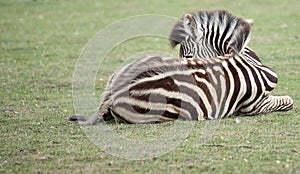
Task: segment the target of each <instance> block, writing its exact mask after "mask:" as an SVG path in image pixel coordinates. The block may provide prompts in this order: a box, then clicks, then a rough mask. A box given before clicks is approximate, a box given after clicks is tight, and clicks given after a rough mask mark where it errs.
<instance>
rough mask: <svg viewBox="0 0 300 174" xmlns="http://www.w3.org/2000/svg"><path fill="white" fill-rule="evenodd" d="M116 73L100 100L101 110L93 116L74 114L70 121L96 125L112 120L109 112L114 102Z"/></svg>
mask: <svg viewBox="0 0 300 174" xmlns="http://www.w3.org/2000/svg"><path fill="white" fill-rule="evenodd" d="M113 77H114V75H112V76H111V77H110V79H109V81H108V84H107V86H106V88H105V91H104V93H103V97H102V99H101V102H100V107H99V110H98V111H97V112H96V113H95V114H94V115H93V116H91V117H86V116H82V115H74V116H72V117H70V118H69V121H70V122H78V124H81V125H94V124H97V123H100V122H103V121H109V120H112V119H113V117H112V116H111V114H110V113H109V108H110V106H111V103H112V98H111V81H112V79H113Z"/></svg>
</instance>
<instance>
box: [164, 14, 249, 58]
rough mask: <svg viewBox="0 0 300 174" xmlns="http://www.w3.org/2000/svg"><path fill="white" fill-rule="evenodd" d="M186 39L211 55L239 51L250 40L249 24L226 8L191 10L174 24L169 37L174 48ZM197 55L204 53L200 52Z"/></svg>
mask: <svg viewBox="0 0 300 174" xmlns="http://www.w3.org/2000/svg"><path fill="white" fill-rule="evenodd" d="M187 38H190V39H191V40H192V41H194V42H196V43H197V44H198V45H199V46H200V49H207V50H208V51H209V52H211V53H212V54H210V56H211V57H216V56H223V55H225V54H230V53H237V54H239V53H241V51H243V49H244V48H245V46H246V45H247V43H248V42H249V40H250V24H249V23H248V22H247V21H246V20H244V19H242V18H240V17H236V16H234V15H232V14H231V13H230V12H228V11H226V10H214V11H198V12H193V13H189V14H185V15H184V16H183V17H182V18H181V19H179V21H178V22H177V23H176V24H175V25H174V27H173V29H172V31H171V33H170V36H169V40H170V45H171V47H173V48H174V47H175V46H176V45H178V44H182V43H184V42H186V39H187ZM189 42H190V41H189ZM213 53H215V54H213ZM198 56H199V55H198ZM200 57H207V55H205V54H204V53H203V55H200ZM211 57H210V58H211Z"/></svg>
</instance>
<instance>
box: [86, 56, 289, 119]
mask: <svg viewBox="0 0 300 174" xmlns="http://www.w3.org/2000/svg"><path fill="white" fill-rule="evenodd" d="M248 59H251V57H250V58H244V57H241V56H240V55H238V54H235V55H234V54H230V55H224V56H219V57H218V58H211V59H199V58H191V59H182V58H166V57H148V58H143V59H140V60H137V61H135V62H133V63H131V64H129V65H127V66H126V67H124V68H122V69H120V70H119V71H118V72H116V73H115V74H114V75H113V76H112V78H111V80H110V81H109V83H108V84H107V88H106V90H105V93H104V97H103V98H102V102H101V106H100V110H99V115H97V116H96V117H94V118H91V119H89V120H87V121H85V122H82V123H83V124H95V123H97V122H101V121H103V120H109V119H115V120H118V121H121V122H126V123H157V122H164V121H170V120H175V119H183V120H199V121H200V120H206V119H216V118H223V117H226V116H230V115H255V114H260V113H267V112H273V111H285V110H289V109H291V108H292V107H293V101H292V99H291V98H290V97H288V96H271V95H269V91H271V90H272V89H274V87H275V85H276V82H277V76H276V74H275V73H274V71H272V70H271V69H270V68H268V67H266V66H264V65H262V64H260V63H259V62H258V63H257V61H255V60H254V61H251V60H248Z"/></svg>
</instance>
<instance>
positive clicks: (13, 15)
mask: <svg viewBox="0 0 300 174" xmlns="http://www.w3.org/2000/svg"><path fill="white" fill-rule="evenodd" d="M299 5H300V3H299V2H298V1H297V0H278V1H275V0H274V1H272V0H268V1H262V0H251V1H246V0H245V1H229V0H226V1H218V0H215V1H204V0H203V1H201V2H200V1H196V0H195V1H180V2H175V1H171V0H167V1H158V0H154V1H151V3H149V4H148V5H147V4H146V2H144V1H130V2H127V1H92V0H85V1H82V0H80V1H79V0H74V1H54V0H11V1H7V0H5V1H4V0H0V11H1V13H0V41H1V46H0V53H1V54H0V73H1V76H0V78H1V81H0V82H1V90H0V110H1V112H0V115H1V117H0V125H1V126H0V135H1V136H0V137H1V139H0V173H39V172H42V173H46V172H47V173H71V172H75V173H83V172H84V173H88V172H89V173H91V172H93V173H96V172H99V173H300V115H299V108H300V97H299V93H300V90H299V89H300V88H299V85H300V70H299V67H300V53H299V47H300V40H299V38H300V35H299V31H300V26H299V17H300V12H299ZM215 8H226V9H228V10H230V11H232V12H233V13H234V14H236V15H239V16H245V17H247V18H252V19H254V21H255V22H254V26H253V30H252V31H253V32H252V40H251V42H250V46H251V47H252V48H253V49H254V50H255V51H256V52H257V53H258V55H259V56H260V57H261V59H262V61H263V63H264V64H266V65H268V66H269V67H272V68H273V69H274V70H275V71H276V72H277V74H278V76H279V84H278V85H277V87H276V90H275V91H274V92H273V94H277V95H290V96H291V97H292V98H293V99H294V102H295V109H293V110H292V111H289V112H279V113H272V114H266V115H261V116H256V117H239V119H240V123H236V121H235V118H234V117H231V118H227V119H223V120H221V121H220V124H219V126H218V127H217V129H216V130H215V132H214V134H213V136H212V137H211V138H210V139H208V141H207V142H205V144H203V138H202V131H201V128H202V127H203V126H204V125H205V123H204V122H200V123H193V122H188V123H181V124H186V125H189V124H190V125H191V126H193V124H195V127H194V128H193V131H192V132H191V133H190V134H189V136H188V137H187V138H186V139H184V141H183V142H182V143H181V145H180V146H178V147H177V148H176V149H175V150H173V151H171V152H169V153H167V154H165V155H162V156H159V157H156V158H152V159H148V160H136V161H132V160H125V159H121V158H117V157H114V156H111V155H109V154H107V153H105V152H104V151H102V150H100V149H99V148H97V147H96V146H95V145H94V144H93V143H92V142H91V141H90V140H89V139H88V137H87V136H86V135H85V133H84V131H83V129H82V127H80V126H78V125H76V124H71V123H69V122H67V119H68V117H69V116H71V115H73V114H74V108H73V99H72V78H73V72H74V67H75V65H76V62H77V58H78V57H79V55H80V52H81V50H82V48H83V47H84V46H85V44H86V43H87V42H88V40H89V39H90V38H91V37H92V36H93V35H94V34H96V33H97V32H98V31H99V30H101V29H102V28H103V27H105V26H107V25H109V24H111V23H112V22H114V21H116V20H121V19H124V18H126V17H130V16H134V15H140V14H153V13H154V14H163V15H168V16H173V17H180V16H181V15H183V14H184V13H186V12H189V11H193V10H196V9H215ZM158 48H159V49H162V50H170V49H169V48H168V45H167V41H166V40H165V39H159V40H158V41H157V40H155V39H153V38H151V37H146V38H138V39H136V40H133V41H129V42H128V43H127V44H126V43H124V44H121V45H120V46H119V47H118V48H116V49H114V50H113V51H112V52H111V53H110V54H109V55H110V56H111V57H113V58H115V59H113V60H109V61H107V62H114V63H113V64H111V65H110V66H111V68H105V67H102V69H101V70H99V72H98V74H97V80H96V87H95V93H96V95H97V96H99V99H100V95H101V93H102V91H103V87H104V86H105V82H106V80H107V79H108V77H109V75H110V73H111V72H112V71H113V70H114V68H117V67H118V66H119V65H120V64H122V62H123V61H125V60H126V58H127V56H130V55H133V54H135V53H137V52H139V51H142V50H147V49H158ZM175 52H176V51H175ZM100 78H102V79H103V80H99V79H100ZM111 127H112V128H113V129H114V130H115V132H116V133H117V134H119V135H120V136H123V137H126V138H129V139H151V138H153V137H154V138H155V137H156V136H158V135H160V134H161V132H162V131H164V130H168V129H169V125H168V124H159V125H124V124H121V125H111Z"/></svg>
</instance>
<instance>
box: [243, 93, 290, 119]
mask: <svg viewBox="0 0 300 174" xmlns="http://www.w3.org/2000/svg"><path fill="white" fill-rule="evenodd" d="M293 105H294V102H293V100H292V98H291V97H289V96H272V95H265V96H264V97H263V98H262V99H261V100H260V101H259V102H258V103H257V104H256V105H255V106H254V108H253V109H252V110H251V111H250V112H248V113H245V112H244V113H243V112H241V113H242V114H243V115H256V114H264V113H269V112H275V111H288V110H291V109H293Z"/></svg>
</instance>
